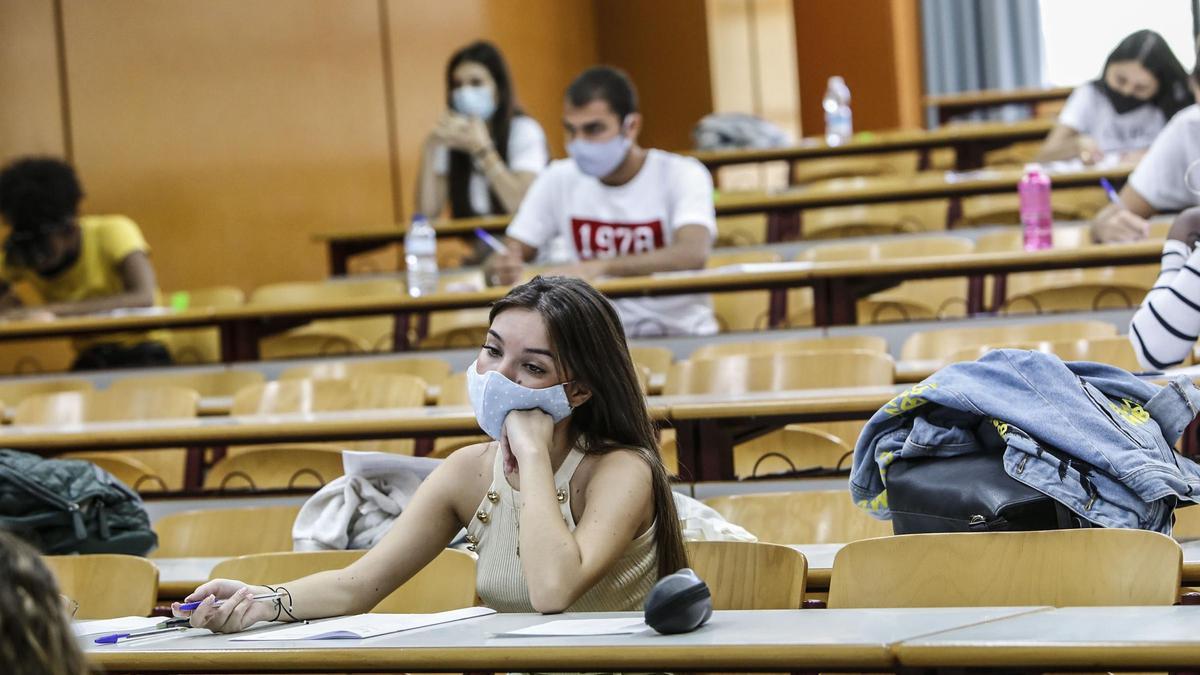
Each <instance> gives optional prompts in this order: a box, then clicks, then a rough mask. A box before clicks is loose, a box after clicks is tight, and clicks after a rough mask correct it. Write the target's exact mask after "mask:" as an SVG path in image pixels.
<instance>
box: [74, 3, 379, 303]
mask: <svg viewBox="0 0 1200 675" xmlns="http://www.w3.org/2000/svg"><path fill="white" fill-rule="evenodd" d="M64 24H65V35H66V61H67V71H68V75H67V77H68V83H69V92H70V99H71V106H72V120H73V132H74V144H75V159H76V163H77V165H78V168H79V169H80V172H81V174H82V177H83V180H84V181H85V186H86V189H87V191H88V193H89V199H88V201H87V202H86V203H85V208H86V209H87V210H88V211H90V212H94V213H95V212H121V213H125V214H127V215H129V216H130V217H132V218H134V219H135V220H136V221H138V223H139V224H140V225H141V226H142V228H143V230H144V231H145V233H146V236H147V238H148V239H149V241H150V244H151V246H152V247H153V249H154V256H153V259H154V261H155V264H156V267H157V269H158V273H159V277H160V283H161V285H162V286H163V288H166V289H173V288H181V287H197V286H203V285H208V284H218V283H232V284H235V285H238V286H242V287H243V288H252V287H254V286H256V285H260V284H263V283H267V282H272V281H280V280H287V279H315V278H320V277H322V276H324V273H325V257H324V252H323V250H322V249H321V248H320V247H319V246H317V245H315V244H313V243H311V242H310V241H309V234H310V233H311V232H315V231H324V230H331V229H332V230H337V229H339V228H346V229H349V228H354V227H359V228H361V227H363V226H365V225H377V224H380V223H390V222H392V220H393V208H392V185H391V177H390V170H389V161H388V136H387V124H386V120H387V118H386V106H385V101H384V88H383V82H384V76H383V65H382V58H381V32H380V21H379V6H378V4H377V2H376V1H375V0H343V1H341V2H336V3H330V2H324V1H322V0H256V1H255V2H243V1H242V0H205V1H204V2H157V1H154V0H106V1H105V2H92V1H90V0H64Z"/></svg>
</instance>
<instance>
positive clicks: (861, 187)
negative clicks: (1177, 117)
mask: <svg viewBox="0 0 1200 675" xmlns="http://www.w3.org/2000/svg"><path fill="white" fill-rule="evenodd" d="M1132 170H1133V166H1132V165H1122V166H1116V167H1110V168H1105V169H1085V170H1082V171H1069V172H1060V173H1054V174H1051V180H1052V181H1053V184H1054V186H1055V187H1092V186H1096V185H1099V184H1100V179H1101V178H1107V179H1109V180H1124V179H1125V178H1126V177H1128V175H1129V172H1130V171H1132ZM1021 175H1022V172H1021V171H1020V170H1019V169H981V170H979V171H972V172H968V173H963V174H955V173H941V172H934V171H927V172H923V173H919V174H916V175H913V176H873V177H861V176H860V177H856V178H839V179H833V180H828V181H822V182H820V183H819V184H814V185H811V186H807V187H799V188H791V189H788V190H785V191H781V192H776V193H763V192H749V191H748V192H723V193H721V195H720V198H718V199H717V202H716V209H717V215H719V216H720V215H735V214H742V213H762V212H764V211H784V210H793V209H810V208H824V207H827V206H850V205H854V204H868V203H870V204H875V203H880V202H892V201H905V200H915V199H942V198H947V197H960V196H967V195H979V194H989V193H998V192H1010V191H1011V192H1013V193H1014V194H1015V193H1016V186H1017V181H1019V180H1020V179H1021Z"/></svg>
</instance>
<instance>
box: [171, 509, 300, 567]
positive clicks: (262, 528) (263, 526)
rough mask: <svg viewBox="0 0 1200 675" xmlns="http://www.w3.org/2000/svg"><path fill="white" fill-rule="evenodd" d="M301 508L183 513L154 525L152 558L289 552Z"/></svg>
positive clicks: (205, 510) (204, 510)
mask: <svg viewBox="0 0 1200 675" xmlns="http://www.w3.org/2000/svg"><path fill="white" fill-rule="evenodd" d="M299 512H300V506H299V505H296V506H255V507H247V508H234V509H201V510H198V511H182V512H179V513H172V514H170V515H166V516H163V517H162V518H159V519H158V521H156V522H155V523H154V531H155V532H156V533H158V549H157V550H155V551H154V553H152V554H151V557H153V558H209V557H218V556H219V557H228V556H235V555H249V554H251V553H268V552H273V551H290V550H292V523H293V522H294V521H295V520H296V514H297V513H299Z"/></svg>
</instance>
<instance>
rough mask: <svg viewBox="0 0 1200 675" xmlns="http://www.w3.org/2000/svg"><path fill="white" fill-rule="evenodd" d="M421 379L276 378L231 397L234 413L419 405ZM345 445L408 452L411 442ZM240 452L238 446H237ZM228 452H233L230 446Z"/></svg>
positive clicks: (422, 399) (422, 390)
mask: <svg viewBox="0 0 1200 675" xmlns="http://www.w3.org/2000/svg"><path fill="white" fill-rule="evenodd" d="M425 389H426V387H425V382H424V380H422V379H421V378H419V377H413V376H412V375H361V376H359V377H353V378H349V379H345V380H279V381H276V382H267V383H264V384H260V385H255V386H253V387H248V388H246V389H243V390H242V391H240V392H238V394H237V395H236V396H234V398H233V407H232V409H231V413H232V414H234V415H266V414H275V413H312V412H332V411H340V410H378V409H388V408H419V407H422V406H424V405H425ZM345 447H346V448H348V449H355V450H380V451H385V452H397V453H401V454H409V455H411V454H412V452H413V442H412V441H411V440H400V441H356V442H353V443H346V444H345ZM237 451H238V452H242V451H243V450H242V449H241V448H239V449H237ZM230 454H231V455H232V454H235V453H234V452H233V450H232V449H231V451H230Z"/></svg>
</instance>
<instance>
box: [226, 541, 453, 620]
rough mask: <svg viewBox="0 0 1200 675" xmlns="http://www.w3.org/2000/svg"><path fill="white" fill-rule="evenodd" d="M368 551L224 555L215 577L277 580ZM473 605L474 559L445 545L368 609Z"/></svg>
mask: <svg viewBox="0 0 1200 675" xmlns="http://www.w3.org/2000/svg"><path fill="white" fill-rule="evenodd" d="M365 553H366V551H311V552H299V551H289V552H287V553H260V554H257V555H245V556H241V557H238V558H233V559H230V560H225V561H223V562H220V563H218V564H217V566H216V567H214V568H213V571H212V577H213V578H214V579H238V580H241V581H245V582H246V583H250V584H277V583H280V582H284V581H287V580H288V579H298V578H300V577H303V576H307V575H309V574H316V573H317V572H324V571H327V570H337V569H342V568H344V567H347V566H349V565H350V564H352V563H354V562H355V561H357V560H358V559H359V558H361V557H362V556H363V555H364V554H365ZM474 605H475V558H474V556H472V555H471V554H470V553H465V552H463V551H457V550H454V549H446V550H444V551H442V552H441V553H439V554H438V556H437V557H436V558H434V559H433V561H432V562H430V563H429V564H428V565H426V566H425V567H424V568H423V569H421V571H420V572H417V573H416V574H415V575H414V576H413V578H411V579H409V580H408V581H407V582H406V583H405V584H404V585H403V586H401V587H400V588H397V589H396V590H394V591H392V592H391V593H390V594H389V595H388V596H387V597H386V598H384V599H383V600H382V601H381V602H380V603H379V604H378V605H376V606H375V608H374V609H372V610H371V611H372V612H381V613H394V614H427V613H433V612H444V611H447V610H451V609H460V608H462V607H471V606H474Z"/></svg>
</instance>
